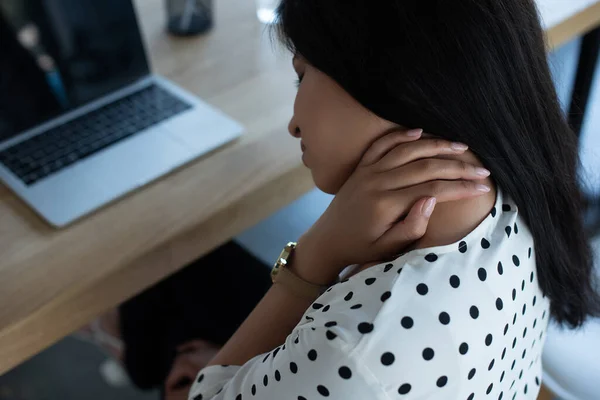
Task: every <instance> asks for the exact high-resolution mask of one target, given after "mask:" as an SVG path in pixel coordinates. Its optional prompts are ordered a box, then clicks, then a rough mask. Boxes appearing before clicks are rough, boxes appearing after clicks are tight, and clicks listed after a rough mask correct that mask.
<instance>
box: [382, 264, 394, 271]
mask: <svg viewBox="0 0 600 400" xmlns="http://www.w3.org/2000/svg"><path fill="white" fill-rule="evenodd" d="M392 268H394V264H387V265H386V266H385V268H384V269H383V272H388V271H389V270H390V269H392Z"/></svg>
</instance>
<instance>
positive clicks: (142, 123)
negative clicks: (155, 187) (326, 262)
mask: <svg viewBox="0 0 600 400" xmlns="http://www.w3.org/2000/svg"><path fill="white" fill-rule="evenodd" d="M190 108H191V105H189V104H188V103H186V102H184V101H182V100H181V99H179V98H177V97H175V96H173V95H172V94H170V93H169V92H167V91H166V90H164V89H162V88H161V87H159V86H156V85H152V86H149V87H147V88H145V89H142V90H140V91H138V92H135V93H133V94H131V95H129V96H127V97H124V98H122V99H120V100H117V101H115V102H113V103H109V104H107V105H105V106H103V107H101V108H99V109H97V110H94V111H91V112H89V113H87V114H85V115H82V116H81V117H79V118H76V119H74V120H72V121H69V122H67V123H65V124H62V125H59V126H57V127H54V128H52V129H50V130H48V131H45V132H43V133H41V134H39V135H37V136H34V137H32V138H30V139H28V140H26V141H23V142H21V143H18V144H16V145H14V146H12V147H9V148H8V149H6V150H3V151H2V152H0V163H3V164H4V165H5V166H6V167H8V168H9V169H10V170H11V171H12V173H13V174H15V175H16V176H18V177H19V178H20V179H21V180H22V181H23V182H24V183H25V184H26V185H28V186H29V185H32V184H34V183H35V182H37V181H39V180H41V179H43V178H45V177H47V176H49V175H51V174H54V173H56V172H58V171H60V170H61V169H63V168H66V167H68V166H69V165H71V164H74V163H76V162H77V161H79V160H82V159H84V158H86V157H89V156H91V155H93V154H94V153H97V152H99V151H100V150H102V149H105V148H106V147H108V146H111V145H113V144H115V143H117V142H118V141H120V140H123V139H125V138H128V137H130V136H132V135H135V134H136V133H138V132H141V131H143V130H144V129H147V128H149V127H151V126H153V125H156V124H158V123H160V122H162V121H164V120H166V119H168V118H170V117H172V116H174V115H177V114H179V113H181V112H183V111H185V110H188V109H190Z"/></svg>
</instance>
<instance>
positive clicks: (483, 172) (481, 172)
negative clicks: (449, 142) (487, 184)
mask: <svg viewBox="0 0 600 400" xmlns="http://www.w3.org/2000/svg"><path fill="white" fill-rule="evenodd" d="M475 173H476V174H477V175H479V176H490V175H491V174H492V173H491V172H490V171H488V170H487V169H485V168H479V167H478V168H475Z"/></svg>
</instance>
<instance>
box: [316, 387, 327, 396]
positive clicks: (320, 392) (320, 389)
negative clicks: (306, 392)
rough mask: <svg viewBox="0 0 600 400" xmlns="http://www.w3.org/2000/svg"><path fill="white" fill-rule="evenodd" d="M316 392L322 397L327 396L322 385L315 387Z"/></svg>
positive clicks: (325, 389)
mask: <svg viewBox="0 0 600 400" xmlns="http://www.w3.org/2000/svg"><path fill="white" fill-rule="evenodd" d="M317 392H319V394H320V395H321V396H323V397H327V396H329V390H328V389H327V388H326V387H325V386H323V385H319V386H317Z"/></svg>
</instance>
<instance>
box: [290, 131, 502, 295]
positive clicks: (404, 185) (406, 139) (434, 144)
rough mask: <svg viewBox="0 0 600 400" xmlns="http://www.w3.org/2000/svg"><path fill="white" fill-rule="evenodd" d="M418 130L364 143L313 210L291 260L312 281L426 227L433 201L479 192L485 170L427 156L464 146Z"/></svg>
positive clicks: (393, 250)
mask: <svg viewBox="0 0 600 400" xmlns="http://www.w3.org/2000/svg"><path fill="white" fill-rule="evenodd" d="M421 133H422V131H421V130H419V131H408V132H405V131H395V132H392V133H390V134H388V135H386V136H383V137H382V138H380V139H378V140H377V141H376V142H374V143H373V144H372V146H371V147H370V148H369V150H368V151H367V152H366V153H365V154H364V156H363V158H362V160H361V162H360V163H359V165H358V167H357V168H356V170H355V171H354V173H353V174H352V176H351V177H350V178H349V179H348V180H347V181H346V183H345V184H344V186H343V187H342V188H341V189H340V191H339V193H338V194H337V195H336V197H335V198H334V200H333V201H332V203H331V205H330V206H329V207H328V208H327V210H326V211H325V213H324V214H323V215H322V216H321V218H320V219H319V220H318V221H317V222H316V223H315V224H314V225H313V226H312V227H311V229H309V231H308V232H307V233H306V234H305V235H304V236H303V237H302V238H301V239H300V241H299V243H298V248H297V250H296V255H295V257H294V258H295V260H298V261H299V262H298V263H296V262H294V265H293V266H292V268H294V269H295V271H296V273H298V274H299V275H300V276H301V277H302V278H304V279H306V280H309V281H312V282H314V283H319V284H327V283H330V282H332V281H333V280H335V278H336V277H337V276H338V274H339V273H340V272H341V271H342V270H343V269H344V268H345V267H346V266H348V265H352V264H365V263H369V262H374V261H381V260H385V259H388V258H390V257H392V256H395V255H397V254H399V253H400V252H401V251H402V250H403V249H404V248H406V247H407V246H408V245H410V244H411V243H413V242H415V241H416V240H418V239H420V238H421V237H422V236H423V235H424V234H425V232H426V230H427V224H428V221H429V217H430V216H431V214H432V212H433V210H434V207H435V204H436V203H439V202H448V201H455V200H460V199H465V198H471V197H476V196H481V195H483V194H485V193H487V192H489V191H490V188H489V187H487V186H484V185H481V184H480V183H478V181H480V180H483V179H485V178H486V177H488V176H489V175H490V172H489V171H487V170H485V169H483V168H478V167H476V166H474V165H471V164H468V163H464V162H461V161H455V160H445V159H438V158H435V157H436V156H440V155H457V154H462V153H464V152H465V151H466V150H467V149H468V147H467V146H466V145H463V144H460V143H451V142H448V141H445V140H442V139H422V140H418V139H420V137H421Z"/></svg>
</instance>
